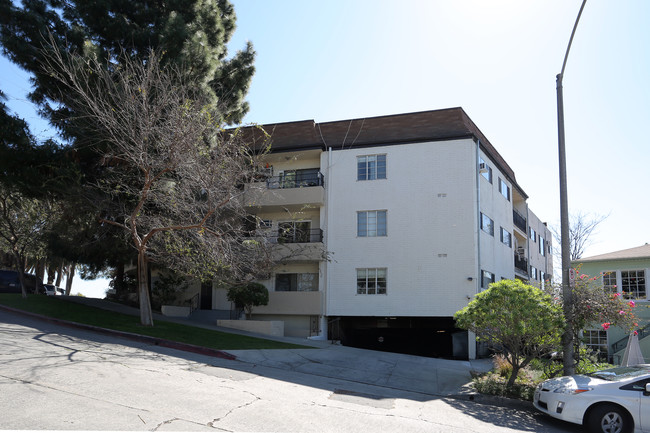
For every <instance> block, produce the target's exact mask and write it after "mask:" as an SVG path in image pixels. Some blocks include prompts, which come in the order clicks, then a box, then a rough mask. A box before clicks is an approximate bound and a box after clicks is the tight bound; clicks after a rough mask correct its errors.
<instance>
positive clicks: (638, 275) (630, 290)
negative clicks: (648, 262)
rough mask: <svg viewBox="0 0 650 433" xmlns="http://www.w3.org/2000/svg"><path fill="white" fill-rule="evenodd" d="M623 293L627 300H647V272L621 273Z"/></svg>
mask: <svg viewBox="0 0 650 433" xmlns="http://www.w3.org/2000/svg"><path fill="white" fill-rule="evenodd" d="M621 291H622V292H623V293H624V295H623V296H624V297H625V298H626V299H645V298H646V289H645V271H642V270H641V271H621Z"/></svg>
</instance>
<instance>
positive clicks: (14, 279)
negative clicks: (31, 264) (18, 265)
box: [0, 269, 20, 293]
mask: <svg viewBox="0 0 650 433" xmlns="http://www.w3.org/2000/svg"><path fill="white" fill-rule="evenodd" d="M0 293H20V282H19V281H18V272H16V271H9V270H5V269H0Z"/></svg>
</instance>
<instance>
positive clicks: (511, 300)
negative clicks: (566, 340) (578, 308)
mask: <svg viewBox="0 0 650 433" xmlns="http://www.w3.org/2000/svg"><path fill="white" fill-rule="evenodd" d="M454 319H456V325H457V326H458V327H460V328H463V329H468V330H470V331H472V332H474V333H476V335H477V337H478V338H479V340H482V341H486V342H487V343H488V344H490V345H491V347H492V348H493V349H494V350H496V351H499V352H503V353H504V354H505V356H506V360H507V361H508V363H510V365H512V373H511V375H510V378H509V379H508V386H509V387H511V386H512V385H513V384H514V383H515V379H516V378H517V374H518V373H519V371H520V370H521V369H522V368H523V367H525V366H527V365H528V364H529V363H530V362H531V361H532V360H533V359H535V358H537V357H540V356H543V355H546V354H548V353H550V352H552V351H554V350H556V349H557V347H558V345H559V343H560V336H561V334H562V330H563V328H564V321H563V318H562V309H561V307H560V306H559V305H557V304H555V303H553V302H552V299H551V297H550V296H549V295H547V294H546V293H544V292H543V291H542V290H541V289H538V288H537V287H533V286H530V285H527V284H524V283H522V282H521V281H518V280H501V281H499V282H498V283H493V284H490V287H489V288H488V289H487V290H485V291H483V292H481V293H479V294H478V295H476V297H475V298H474V299H473V300H472V301H471V302H470V303H469V304H468V305H467V306H466V307H465V308H463V309H462V310H460V311H458V312H456V314H455V315H454Z"/></svg>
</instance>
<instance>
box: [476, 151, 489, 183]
mask: <svg viewBox="0 0 650 433" xmlns="http://www.w3.org/2000/svg"><path fill="white" fill-rule="evenodd" d="M478 167H479V168H478V171H479V173H481V175H482V176H483V177H484V178H485V179H486V180H487V181H488V182H490V183H492V167H490V165H489V164H488V163H487V162H485V160H484V159H483V158H481V157H479V159H478Z"/></svg>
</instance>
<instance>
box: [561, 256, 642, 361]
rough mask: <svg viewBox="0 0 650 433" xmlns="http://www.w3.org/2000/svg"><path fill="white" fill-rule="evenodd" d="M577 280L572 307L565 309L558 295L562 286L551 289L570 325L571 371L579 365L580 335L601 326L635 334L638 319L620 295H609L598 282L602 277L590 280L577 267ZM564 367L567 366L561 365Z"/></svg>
mask: <svg viewBox="0 0 650 433" xmlns="http://www.w3.org/2000/svg"><path fill="white" fill-rule="evenodd" d="M576 275H577V278H576V281H575V283H574V285H573V287H572V288H571V298H572V302H571V306H570V308H568V309H566V310H565V309H564V305H563V300H564V297H563V296H561V295H560V293H561V287H559V286H550V288H549V291H550V295H551V296H552V297H553V300H554V302H555V303H556V304H558V305H560V306H561V307H562V308H563V311H565V313H564V319H565V321H566V322H570V324H571V329H572V330H573V332H572V335H571V344H572V345H573V357H572V361H573V365H570V367H571V368H572V369H575V367H576V366H578V364H579V363H580V362H581V355H580V354H581V349H580V343H581V338H580V334H581V332H582V331H583V330H584V329H586V328H587V327H592V326H595V327H598V326H602V328H603V329H604V330H607V329H609V327H613V326H617V327H621V328H624V329H626V330H628V331H629V332H632V331H634V329H635V328H636V327H637V326H638V323H637V320H638V319H637V317H636V315H635V313H634V309H635V307H636V303H635V302H634V301H632V300H629V299H625V298H624V297H623V296H621V294H620V293H611V292H606V291H605V290H603V286H602V283H601V281H600V278H601V276H600V275H597V276H594V277H590V276H588V275H586V274H582V273H581V272H580V267H578V268H576ZM564 367H565V368H566V366H564Z"/></svg>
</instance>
